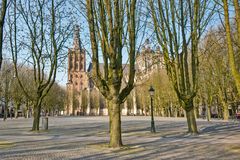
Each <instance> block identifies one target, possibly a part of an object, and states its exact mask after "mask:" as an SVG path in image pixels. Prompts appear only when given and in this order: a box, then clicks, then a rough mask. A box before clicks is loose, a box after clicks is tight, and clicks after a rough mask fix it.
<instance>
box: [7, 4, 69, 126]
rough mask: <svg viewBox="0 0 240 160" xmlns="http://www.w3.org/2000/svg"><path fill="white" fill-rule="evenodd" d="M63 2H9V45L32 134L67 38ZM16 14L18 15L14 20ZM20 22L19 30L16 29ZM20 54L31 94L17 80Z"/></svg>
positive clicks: (67, 22)
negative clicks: (30, 110) (31, 116)
mask: <svg viewBox="0 0 240 160" xmlns="http://www.w3.org/2000/svg"><path fill="white" fill-rule="evenodd" d="M66 3H67V1H66V0H60V1H55V0H51V1H46V0H43V1H38V0H31V1H29V0H19V1H17V0H15V1H14V3H13V4H14V5H13V6H14V7H13V8H14V11H13V18H12V19H13V20H12V24H11V25H10V46H11V51H12V57H13V62H14V68H15V74H16V78H17V80H18V83H19V85H20V87H21V88H22V90H23V92H24V94H25V95H26V97H27V99H30V100H31V101H32V102H33V104H34V108H33V110H34V120H33V126H32V130H33V131H37V130H39V120H40V112H41V108H42V102H43V99H44V97H45V96H46V95H47V94H48V92H49V90H50V89H51V87H52V85H53V84H54V82H55V78H56V73H57V68H58V67H59V65H60V62H59V61H60V60H61V59H60V58H61V56H62V55H61V53H62V52H63V49H64V44H65V43H66V41H67V40H68V37H69V36H70V35H71V29H70V26H71V21H69V19H66V18H67V17H68V16H67V13H66V8H64V7H66V6H67V5H66ZM16 15H19V17H18V19H17V18H16ZM20 23H21V27H22V28H20V29H19V28H17V27H18V26H19V25H18V24H20ZM20 47H21V48H23V49H24V50H25V52H23V51H21V50H20V49H21V48H20ZM26 52H27V54H26ZM23 55H27V56H26V57H24V59H26V61H27V63H28V64H29V65H31V66H32V71H31V72H30V73H32V74H33V77H34V88H35V92H34V93H30V92H28V90H27V87H26V86H24V85H23V82H22V81H21V79H20V77H19V73H18V65H19V61H20V58H21V57H22V56H23ZM46 71H47V72H46Z"/></svg>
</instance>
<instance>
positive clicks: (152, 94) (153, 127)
mask: <svg viewBox="0 0 240 160" xmlns="http://www.w3.org/2000/svg"><path fill="white" fill-rule="evenodd" d="M148 91H149V94H150V97H151V132H152V133H155V132H156V130H155V125H154V118H153V96H154V92H155V90H154V88H153V87H152V86H150V88H149V90H148Z"/></svg>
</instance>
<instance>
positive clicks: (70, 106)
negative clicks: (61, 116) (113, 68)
mask: <svg viewBox="0 0 240 160" xmlns="http://www.w3.org/2000/svg"><path fill="white" fill-rule="evenodd" d="M87 88H88V76H87V72H86V52H85V50H84V49H83V48H82V46H81V41H80V36H79V26H76V27H75V29H74V41H73V48H69V50H68V83H67V97H68V98H67V104H66V109H65V111H66V113H65V114H67V115H77V114H80V113H82V112H83V109H82V108H81V105H82V92H83V91H84V90H86V89H87Z"/></svg>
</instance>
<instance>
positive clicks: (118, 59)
mask: <svg viewBox="0 0 240 160" xmlns="http://www.w3.org/2000/svg"><path fill="white" fill-rule="evenodd" d="M72 3H74V1H73V2H72ZM72 3H71V4H72ZM76 3H78V4H79V5H75V8H76V6H79V8H78V11H79V12H80V13H81V15H83V18H86V19H84V21H87V28H88V29H89V30H88V31H87V33H88V35H89V37H90V46H91V53H92V54H91V59H92V64H93V72H92V75H91V76H92V77H91V78H92V79H93V80H94V83H95V85H96V86H97V88H98V89H99V91H100V92H101V93H102V95H103V96H104V97H105V99H106V100H107V104H108V110H109V123H110V125H109V127H110V147H120V146H122V136H121V116H120V115H121V114H120V112H121V109H120V108H121V104H122V103H123V102H124V101H125V100H126V98H127V96H128V95H129V94H130V92H131V91H132V89H133V88H134V77H135V58H136V53H137V51H138V45H141V44H140V42H141V39H142V37H143V36H144V35H145V33H146V28H148V27H149V28H151V29H152V30H153V33H154V34H153V36H155V37H156V39H157V41H156V42H157V44H158V45H159V46H160V47H161V51H162V53H163V55H164V60H165V65H166V69H167V75H168V77H169V79H170V82H171V84H172V87H173V89H174V91H175V93H176V96H177V98H178V100H179V103H180V106H182V107H183V109H184V110H185V111H186V117H187V122H188V131H189V132H190V133H192V134H196V133H197V132H198V130H197V125H196V118H195V114H194V99H195V97H196V96H197V95H198V93H199V92H198V91H199V89H202V87H200V86H201V84H200V82H201V81H200V74H199V73H200V65H199V64H200V53H201V51H200V49H199V45H200V44H201V43H200V42H201V38H202V36H203V35H204V33H206V32H205V31H206V29H207V26H208V24H209V22H211V20H212V19H213V18H215V17H216V16H215V14H216V13H220V14H219V15H220V17H221V13H224V14H223V15H224V31H225V32H224V33H226V42H227V48H228V50H227V52H228V60H229V66H230V68H231V71H232V74H231V76H232V77H233V78H234V81H235V84H236V87H237V89H238V93H240V89H239V88H240V87H239V86H240V74H239V69H238V67H237V63H236V60H235V58H236V55H239V50H240V49H239V48H240V47H239V46H240V18H239V17H240V12H239V0H233V4H232V2H231V1H228V0H223V1H220V2H219V1H211V0H187V1H184V0H177V1H176V0H169V1H162V0H149V1H141V0H113V1H111V0H86V1H78V2H76ZM7 4H8V5H7ZM7 6H8V7H9V8H8V11H7V15H8V16H7V22H8V23H7V24H8V25H7V26H8V30H6V31H7V32H6V34H7V35H8V36H7V37H8V38H7V39H8V41H9V46H10V47H9V48H10V52H11V53H12V59H13V62H14V68H15V75H16V79H17V81H18V83H19V85H20V87H21V89H22V91H23V93H24V94H25V95H26V97H28V98H29V99H31V100H32V101H33V103H34V122H33V127H32V130H39V117H40V111H41V107H42V104H43V100H44V98H45V97H46V95H47V94H48V92H49V91H50V89H51V87H52V86H53V84H54V81H55V78H56V73H57V68H58V67H59V65H60V64H61V63H62V61H61V60H62V59H61V58H62V52H63V51H64V45H65V43H66V41H67V39H68V37H69V35H70V34H71V29H70V27H71V24H72V20H73V19H74V18H73V17H71V15H72V14H74V13H71V8H70V9H69V8H68V7H69V6H71V5H70V4H68V1H66V0H60V1H55V0H50V1H47V0H41V1H40V0H12V1H9V2H8V3H7V1H6V0H5V1H4V0H2V3H1V10H2V12H1V19H2V20H1V26H0V27H2V28H1V35H3V34H2V33H3V25H4V23H3V22H4V17H5V13H6V7H7ZM229 6H231V8H233V10H234V16H233V17H234V22H235V24H236V31H235V30H232V29H231V26H230V24H231V23H230V18H231V17H232V16H231V15H233V14H229V13H230V9H229ZM68 11H69V12H68ZM143 13H145V16H146V20H148V23H146V22H144V21H142V20H143V19H145V18H143V15H144V14H143ZM230 16H231V17H230ZM149 19H150V20H149ZM219 21H220V20H219ZM234 33H236V35H237V36H234ZM1 37H3V36H1ZM2 39H3V38H1V40H2ZM235 40H236V41H235ZM235 42H236V43H235ZM1 46H2V41H1V45H0V47H1ZM235 46H236V47H235ZM0 49H1V51H2V48H0ZM0 53H2V52H0ZM125 53H127V54H125ZM26 55H27V56H26ZM124 56H127V57H128V61H127V62H128V65H129V72H128V76H127V77H128V78H127V82H126V85H125V86H122V79H123V70H124V65H123V57H124ZM23 57H24V58H23ZM21 58H22V59H23V60H25V61H23V60H22V61H20V60H19V59H21ZM0 60H1V59H0ZM19 61H20V62H21V63H23V62H26V63H28V64H31V65H32V66H33V81H34V85H33V86H34V87H35V91H36V92H35V93H34V94H32V93H31V94H29V92H28V91H27V88H26V86H24V85H23V82H22V81H21V78H20V77H19V72H18V67H19V65H20V63H19ZM101 62H103V63H104V72H103V73H102V72H100V67H99V64H100V63H101ZM45 70H47V72H45ZM219 83H220V82H219ZM220 86H222V85H221V84H220ZM221 91H222V90H221V87H220V89H219V93H220V92H221ZM223 93H224V92H223ZM209 94H210V95H211V93H209ZM219 95H220V94H219ZM219 97H220V98H222V99H223V100H224V97H222V96H219ZM224 110H225V109H224ZM224 116H225V115H224Z"/></svg>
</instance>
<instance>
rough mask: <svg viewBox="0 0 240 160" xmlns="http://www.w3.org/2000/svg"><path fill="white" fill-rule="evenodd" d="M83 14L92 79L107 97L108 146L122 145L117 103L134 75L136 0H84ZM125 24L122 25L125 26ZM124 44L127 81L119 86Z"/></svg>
mask: <svg viewBox="0 0 240 160" xmlns="http://www.w3.org/2000/svg"><path fill="white" fill-rule="evenodd" d="M86 8H87V18H88V24H89V31H90V38H91V49H92V63H93V71H92V79H93V80H94V82H95V85H96V86H97V88H98V89H99V90H100V92H101V93H102V95H103V96H104V97H105V98H106V99H107V101H108V110H109V117H110V119H109V121H110V143H109V145H110V147H120V146H122V137H121V107H120V104H122V103H123V102H124V100H125V99H126V97H127V95H129V93H130V92H131V90H132V89H133V83H134V77H135V54H136V53H135V47H136V24H135V23H136V22H135V14H136V0H131V1H129V0H125V1H123V0H120V1H118V0H114V1H110V0H98V1H94V0H87V4H86ZM125 25H126V26H125ZM99 44H100V48H101V51H102V53H101V54H102V56H103V62H104V71H103V73H101V72H100V67H99V63H100V62H99V61H100V58H99V57H100V51H99ZM125 45H126V46H128V47H129V50H128V57H129V72H128V74H129V75H128V82H127V85H126V86H125V87H123V88H122V78H123V69H124V67H123V65H122V56H123V47H124V46H125Z"/></svg>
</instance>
